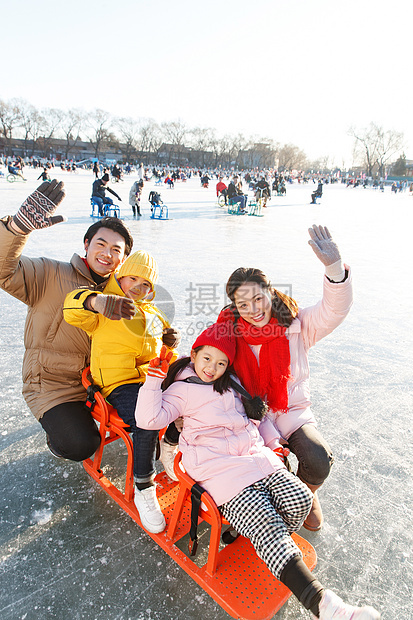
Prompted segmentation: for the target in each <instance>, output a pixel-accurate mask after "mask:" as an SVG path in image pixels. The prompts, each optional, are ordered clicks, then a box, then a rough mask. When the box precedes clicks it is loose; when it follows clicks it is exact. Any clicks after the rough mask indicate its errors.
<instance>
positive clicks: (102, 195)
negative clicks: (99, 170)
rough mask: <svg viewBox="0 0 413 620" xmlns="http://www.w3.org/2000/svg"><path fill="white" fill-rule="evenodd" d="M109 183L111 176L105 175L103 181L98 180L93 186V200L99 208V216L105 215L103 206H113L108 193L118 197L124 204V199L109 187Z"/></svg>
mask: <svg viewBox="0 0 413 620" xmlns="http://www.w3.org/2000/svg"><path fill="white" fill-rule="evenodd" d="M108 183H109V175H108V174H107V173H105V174H104V175H103V177H102V178H101V179H96V181H94V182H93V185H92V198H93V200H94V201H95V202H96V203H97V204H98V206H99V215H104V207H103V205H113V200H112V198H107V196H106V192H109V193H110V194H112V195H113V196H116V198H117V199H118V200H120V201H121V202H122V198H121V197H120V196H118V194H117V193H116V192H115V191H113V189H111V188H110V187H107V184H108Z"/></svg>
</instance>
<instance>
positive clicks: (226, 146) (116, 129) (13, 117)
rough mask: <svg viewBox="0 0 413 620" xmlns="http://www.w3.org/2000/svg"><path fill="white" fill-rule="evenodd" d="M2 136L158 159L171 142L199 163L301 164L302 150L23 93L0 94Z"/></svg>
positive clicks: (34, 145) (6, 143) (8, 148)
mask: <svg viewBox="0 0 413 620" xmlns="http://www.w3.org/2000/svg"><path fill="white" fill-rule="evenodd" d="M0 137H1V138H2V143H3V148H4V150H5V154H8V155H11V154H12V141H13V139H15V138H19V139H21V140H23V142H24V148H25V152H26V154H27V155H28V156H32V155H33V153H34V151H35V150H37V151H38V150H41V151H42V152H43V154H44V156H47V155H48V154H49V153H50V150H51V145H52V142H53V140H55V139H60V140H63V141H64V156H65V158H66V159H69V158H70V154H71V153H73V151H75V150H76V146H77V145H78V144H79V143H80V142H82V141H83V142H88V143H89V144H90V145H91V146H92V148H93V152H94V156H95V157H97V158H99V155H100V154H101V153H102V152H103V151H107V150H112V151H113V152H120V153H121V154H122V158H123V160H124V161H134V160H138V159H141V158H143V159H147V160H150V161H154V160H156V155H157V154H158V152H159V149H160V147H161V146H162V145H163V144H168V145H170V146H172V147H173V149H172V151H173V154H174V158H175V159H176V160H178V161H181V162H184V161H185V160H188V158H189V157H190V158H192V160H194V159H195V160H196V161H192V162H191V163H192V164H193V165H198V166H219V165H221V166H224V167H228V166H231V165H234V164H236V165H240V164H242V165H243V166H244V167H260V168H265V167H268V168H273V167H274V166H275V165H276V166H277V167H279V168H282V169H286V170H291V169H294V168H296V169H299V170H301V169H305V168H306V167H307V166H308V164H309V162H308V158H307V156H306V154H305V153H304V151H303V150H301V149H300V148H299V147H298V146H296V145H294V144H280V143H278V142H276V141H274V140H273V139H272V138H268V137H258V136H251V137H249V138H247V137H245V136H243V135H242V134H241V133H238V134H236V135H231V134H226V135H224V136H223V137H219V136H218V135H217V133H216V130H215V129H214V128H212V127H207V128H204V127H189V126H188V125H187V124H186V123H185V122H183V121H182V120H176V121H170V122H162V123H157V122H156V121H155V120H154V119H152V118H132V117H120V116H119V117H117V116H113V115H111V114H110V113H109V112H107V111H106V110H103V109H100V108H96V109H94V110H92V111H89V112H87V111H85V110H82V109H80V108H72V109H69V110H61V109H58V108H43V109H38V108H36V107H35V106H34V105H32V104H31V103H29V102H28V101H26V100H24V99H11V100H9V101H4V100H1V99H0Z"/></svg>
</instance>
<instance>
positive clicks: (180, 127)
mask: <svg viewBox="0 0 413 620" xmlns="http://www.w3.org/2000/svg"><path fill="white" fill-rule="evenodd" d="M161 131H162V134H163V136H164V141H165V142H167V143H169V144H172V145H173V146H174V147H176V156H177V161H178V162H179V160H180V159H181V157H182V151H183V147H184V146H185V138H186V136H187V135H188V132H189V129H188V127H187V126H186V124H185V123H184V122H182V121H181V120H179V119H178V120H177V121H170V122H168V123H162V124H161Z"/></svg>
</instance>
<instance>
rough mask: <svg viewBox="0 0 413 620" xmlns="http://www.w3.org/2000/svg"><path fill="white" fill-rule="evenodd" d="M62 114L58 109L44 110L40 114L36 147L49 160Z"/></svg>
mask: <svg viewBox="0 0 413 620" xmlns="http://www.w3.org/2000/svg"><path fill="white" fill-rule="evenodd" d="M63 115H64V112H63V110H60V109H59V108H44V109H43V110H41V113H40V121H41V124H40V127H39V134H40V135H39V137H38V139H37V143H38V145H39V146H40V147H41V149H42V151H43V156H44V157H47V158H49V157H50V155H51V151H52V142H53V139H54V138H55V137H56V131H57V129H58V128H59V127H60V125H61V123H62V119H63Z"/></svg>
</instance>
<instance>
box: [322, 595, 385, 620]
mask: <svg viewBox="0 0 413 620" xmlns="http://www.w3.org/2000/svg"><path fill="white" fill-rule="evenodd" d="M314 617H315V616H314ZM319 618H320V620H380V614H379V612H378V611H376V610H375V609H373V607H354V606H353V605H347V603H344V602H343V601H342V600H341V598H340V597H339V596H337V594H334V592H332V591H331V590H326V591H325V592H324V595H323V598H322V599H321V603H320V617H319Z"/></svg>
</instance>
